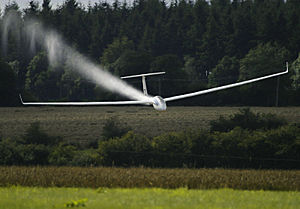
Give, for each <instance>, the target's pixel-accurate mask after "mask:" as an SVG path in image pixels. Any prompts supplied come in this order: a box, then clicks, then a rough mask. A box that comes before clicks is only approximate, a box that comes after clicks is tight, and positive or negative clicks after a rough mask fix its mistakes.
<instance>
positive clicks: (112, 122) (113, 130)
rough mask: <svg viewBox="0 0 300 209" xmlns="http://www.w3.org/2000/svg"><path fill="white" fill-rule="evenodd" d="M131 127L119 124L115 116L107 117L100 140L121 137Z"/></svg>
mask: <svg viewBox="0 0 300 209" xmlns="http://www.w3.org/2000/svg"><path fill="white" fill-rule="evenodd" d="M130 129H131V128H129V127H127V126H125V125H124V124H121V122H120V121H119V120H118V119H117V118H114V117H112V118H110V119H108V120H107V121H106V122H105V124H104V126H103V129H102V140H104V141H106V140H108V139H112V138H117V137H122V136H123V135H124V134H126V133H127V132H128V131H129V130H130Z"/></svg>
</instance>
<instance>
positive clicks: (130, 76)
mask: <svg viewBox="0 0 300 209" xmlns="http://www.w3.org/2000/svg"><path fill="white" fill-rule="evenodd" d="M165 73H166V72H155V73H145V74H139V75H129V76H123V77H121V78H122V79H126V78H138V77H146V76H151V75H161V74H165Z"/></svg>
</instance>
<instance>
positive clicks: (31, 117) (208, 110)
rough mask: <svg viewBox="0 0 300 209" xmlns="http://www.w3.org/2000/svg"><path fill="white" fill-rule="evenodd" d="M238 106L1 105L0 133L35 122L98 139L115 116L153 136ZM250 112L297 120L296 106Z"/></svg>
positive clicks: (204, 123) (201, 125)
mask: <svg viewBox="0 0 300 209" xmlns="http://www.w3.org/2000/svg"><path fill="white" fill-rule="evenodd" d="M240 108H241V107H168V109H167V111H164V112H159V111H155V110H154V109H153V108H152V107H146V106H137V107H134V106H128V107H127V106H126V107H12V108H9V107H3V108H0V116H1V117H0V136H1V135H2V136H3V137H11V138H16V137H20V136H21V135H22V134H24V133H25V130H26V129H27V128H28V126H29V125H30V124H31V123H33V122H36V121H39V122H40V124H41V127H42V128H43V129H44V130H45V131H46V132H47V133H48V134H51V135H59V136H61V137H63V139H65V140H67V141H76V142H79V141H80V142H83V143H84V142H86V141H89V140H99V138H100V137H101V135H102V127H103V125H104V123H105V122H106V120H107V119H109V118H111V117H116V118H118V119H119V120H120V121H121V123H124V124H125V125H127V126H130V127H132V129H133V130H134V131H135V132H136V133H141V134H145V135H148V136H157V135H160V134H162V133H166V132H171V131H183V130H187V129H192V130H198V129H208V128H209V122H210V121H211V120H214V119H217V118H218V117H219V116H220V115H223V116H229V115H232V114H234V113H236V112H238V111H239V109H240ZM251 110H253V111H254V112H262V113H275V114H276V115H278V116H281V117H284V118H286V119H287V120H288V122H291V123H295V122H300V107H279V108H275V107H251Z"/></svg>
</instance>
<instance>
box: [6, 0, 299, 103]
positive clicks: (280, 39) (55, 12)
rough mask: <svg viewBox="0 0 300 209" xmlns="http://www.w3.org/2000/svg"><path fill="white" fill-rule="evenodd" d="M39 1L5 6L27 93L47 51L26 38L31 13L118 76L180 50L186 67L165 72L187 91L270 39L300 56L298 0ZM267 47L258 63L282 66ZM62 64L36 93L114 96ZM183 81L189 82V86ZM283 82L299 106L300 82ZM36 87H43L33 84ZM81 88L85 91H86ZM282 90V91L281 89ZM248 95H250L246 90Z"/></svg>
mask: <svg viewBox="0 0 300 209" xmlns="http://www.w3.org/2000/svg"><path fill="white" fill-rule="evenodd" d="M40 6H41V7H40ZM40 6H39V5H38V3H37V1H30V2H29V3H28V6H27V7H26V8H25V9H24V10H23V14H22V12H21V11H20V9H19V7H18V5H17V3H15V2H11V3H9V4H7V5H6V7H5V8H4V10H3V11H2V16H1V17H0V21H1V22H2V27H1V29H0V32H1V50H2V55H3V56H2V58H3V59H4V60H5V61H7V62H10V63H11V62H15V61H17V62H18V63H19V64H18V82H17V83H18V88H20V89H21V91H24V88H25V87H26V89H28V82H25V81H26V79H28V77H26V73H27V69H29V68H32V66H31V65H32V60H33V57H34V56H39V53H40V51H41V50H43V47H42V46H38V45H37V46H36V47H35V48H36V51H35V52H33V54H32V53H29V47H30V46H31V45H30V44H29V41H30V40H28V38H27V37H25V36H23V34H25V33H24V30H23V29H24V26H25V25H26V21H27V20H28V19H31V17H35V18H36V19H38V20H41V21H42V22H43V25H44V26H45V28H46V29H48V28H50V29H55V30H57V31H58V32H59V33H61V34H62V36H63V38H64V39H65V40H66V42H67V43H68V44H69V45H71V46H72V47H73V48H75V49H76V50H78V51H79V52H81V53H84V54H85V55H87V56H88V57H89V58H91V59H92V60H94V61H95V62H99V58H100V61H101V64H103V65H105V66H106V67H107V68H108V69H109V70H111V71H112V72H114V73H116V74H122V75H128V74H132V73H144V72H147V71H149V69H150V70H153V69H151V63H152V58H155V59H156V57H158V58H157V59H161V58H162V57H164V56H166V57H168V55H169V54H173V55H176V56H177V58H178V60H180V61H179V62H180V64H179V62H178V60H177V61H176V62H175V63H177V64H178V69H179V68H180V69H181V70H175V71H174V70H170V72H168V74H169V75H171V74H172V73H173V72H174V73H173V75H172V76H171V78H168V77H166V78H167V79H173V81H174V79H177V80H178V78H180V79H181V81H176V82H181V83H177V84H176V86H177V87H178V88H179V87H182V89H181V91H184V90H191V91H192V90H198V89H199V88H200V87H201V88H202V87H205V85H206V84H207V82H208V77H207V75H208V72H212V71H213V69H214V68H216V66H217V65H218V64H219V63H220V62H221V60H222V59H223V57H225V56H228V57H236V59H239V60H243V59H248V60H249V56H250V55H249V54H251V52H253V51H258V50H257V48H255V47H257V46H266V48H270V47H269V44H270V43H272V44H271V45H272V47H273V48H274V47H275V48H278V49H279V48H280V49H284V50H283V51H282V54H284V53H285V52H286V51H288V53H289V54H290V56H288V57H286V58H285V60H288V59H290V60H295V59H297V56H298V54H299V44H300V39H299V37H300V34H299V31H300V29H299V27H300V24H299V23H300V4H299V2H298V1H294V0H286V1H284V0H256V1H253V0H243V1H240V0H232V1H230V0H211V1H206V0H196V1H194V2H193V1H187V0H179V1H172V2H170V3H167V2H165V1H162V0H136V1H134V2H133V3H132V5H130V6H129V5H128V4H127V3H126V2H123V3H120V2H119V1H117V0H116V1H115V2H113V3H111V4H109V3H107V2H97V3H93V4H89V5H88V6H87V7H85V6H83V5H82V4H81V3H80V2H79V1H77V0H65V1H63V2H62V4H61V5H60V6H58V7H57V8H52V2H51V0H43V2H42V3H41V5H40ZM276 43H277V44H276ZM272 47H271V48H272ZM260 48H263V47H260ZM141 52H142V53H141ZM248 52H249V53H248ZM265 52H266V54H265V55H264V52H263V54H262V56H256V57H255V56H254V58H253V60H252V61H254V60H257V62H256V63H268V62H265V60H269V62H270V63H268V64H265V66H262V64H259V65H261V66H260V67H259V68H261V69H267V68H268V67H270V69H271V68H273V69H277V70H278V69H279V68H278V67H280V68H281V66H278V62H280V63H281V61H282V60H281V58H280V59H274V57H272V56H269V55H270V54H272V53H273V52H267V50H266V51H265ZM257 53H258V52H257ZM276 53H277V52H276ZM145 54H147V55H146V56H145ZM277 54H280V52H278V53H277ZM280 56H281V57H282V56H283V55H280ZM166 57H165V58H164V59H166ZM262 57H264V58H262ZM272 58H273V59H272ZM263 59H265V60H263ZM154 61H155V62H157V60H154ZM252 61H251V62H249V65H248V67H247V68H244V67H242V68H241V73H240V79H241V80H242V79H247V78H249V77H252V76H253V77H256V76H258V75H260V74H259V73H258V72H257V71H256V70H253V69H254V68H257V64H256V63H255V62H252ZM262 61H263V62H262ZM128 62H129V63H128ZM143 62H144V65H142V63H143ZM155 62H154V63H155ZM243 62H244V61H243ZM271 62H273V63H271ZM275 62H276V63H275ZM60 66H61V67H59V68H61V69H62V71H61V72H60V73H58V74H56V73H53V71H50V69H49V68H48V67H42V68H41V69H42V70H41V71H40V72H39V73H37V74H38V75H39V76H37V77H39V79H38V80H39V81H40V82H39V87H43V88H40V89H45V87H47V91H48V92H47V93H46V92H44V93H41V92H39V93H37V92H33V94H35V95H36V97H41V95H42V94H43V95H44V96H42V97H43V98H44V99H47V98H50V97H51V98H52V99H68V98H78V99H79V98H81V97H82V96H80V97H79V96H78V97H76V96H75V94H79V93H80V92H81V93H80V94H88V95H89V96H87V97H93V96H94V95H95V94H97V96H98V95H100V97H101V98H103V99H104V97H106V96H107V98H106V99H108V98H109V97H110V95H109V94H107V93H103V92H100V91H99V88H94V86H92V85H89V84H88V83H86V82H85V81H84V80H83V79H78V77H77V76H75V77H76V78H75V80H76V82H75V83H76V84H75V83H72V82H67V81H66V77H68V72H66V75H64V78H62V75H63V74H65V72H64V70H65V69H64V63H60ZM170 67H172V66H170ZM257 69H258V68H257ZM69 70H70V71H72V69H69ZM225 71H227V70H225ZM225 71H224V72H225ZM229 71H230V70H229ZM171 72H172V73H171ZM182 72H186V73H187V75H188V76H187V78H188V80H186V81H183V79H186V77H184V76H182ZM270 72H271V71H270ZM177 73H179V74H178V75H175V74H177ZM262 74H264V73H262ZM166 76H167V75H166ZM224 76H229V75H224ZM49 79H50V80H51V79H53V80H54V79H56V80H57V84H55V85H54V81H49ZM149 80H150V79H149ZM199 80H201V81H199ZM27 81H28V80H27ZM173 81H172V82H170V83H167V82H164V85H166V89H173V86H172V85H173V84H174V82H173ZM45 82H46V83H47V82H48V83H47V84H45ZM60 82H62V83H63V85H67V86H68V88H70V91H71V92H72V94H69V93H68V94H67V93H66V91H69V90H68V89H64V88H62V87H61V86H60V87H58V86H59V85H60ZM183 82H185V83H188V84H187V85H183ZM25 83H26V84H27V85H25ZM282 84H284V87H285V89H286V90H285V91H286V92H281V93H284V95H285V96H286V97H287V98H286V99H285V101H287V103H293V104H296V103H297V102H296V103H294V102H295V101H296V100H295V99H293V97H295V91H294V90H293V88H291V86H290V85H289V84H288V82H287V81H284V82H282V80H280V86H282ZM270 85H273V84H271V83H270V82H266V86H270ZM36 87H37V85H36V86H35V87H34V88H36ZM31 88H33V87H31ZM73 88H74V89H73ZM81 88H83V89H84V90H82V91H81V90H80V89H81ZM164 88H165V87H164ZM268 88H270V87H268ZM268 88H263V89H268ZM36 89H37V88H36ZM244 89H250V88H249V87H247V88H244ZM178 90H179V89H178ZM34 91H35V90H34ZM50 91H51V92H50ZM280 91H283V89H282V88H280ZM99 92H100V93H99ZM176 92H180V90H179V91H177V90H176ZM174 93H175V92H174ZM242 93H243V95H246V92H245V91H243V92H242ZM248 93H249V94H253V95H252V96H250V97H249V98H251V100H253V101H254V103H256V104H259V103H260V102H256V100H261V99H262V98H260V97H256V96H255V95H256V93H257V91H249V92H247V94H248ZM262 93H266V92H262ZM269 93H270V92H269ZM272 94H274V93H272ZM100 97H99V98H100ZM211 97H213V96H211ZM245 97H246V96H245ZM208 100H209V99H207V101H208ZM249 100H250V99H249ZM266 100H269V101H267V102H265V103H264V105H268V104H271V103H272V102H271V100H273V99H271V98H268V99H266ZM199 101H200V100H199ZM224 102H225V103H226V104H227V102H226V101H225V100H223V99H219V100H218V104H225V103H224ZM236 102H237V101H234V104H237V103H236ZM240 102H241V103H239V104H254V103H251V102H250V103H249V102H246V100H243V99H242V100H241V101H240ZM198 104H199V103H198ZM207 104H208V103H207ZM261 104H263V103H261Z"/></svg>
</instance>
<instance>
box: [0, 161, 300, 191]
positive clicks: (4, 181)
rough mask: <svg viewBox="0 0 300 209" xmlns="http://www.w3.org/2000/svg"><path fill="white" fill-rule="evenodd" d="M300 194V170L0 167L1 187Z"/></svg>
mask: <svg viewBox="0 0 300 209" xmlns="http://www.w3.org/2000/svg"><path fill="white" fill-rule="evenodd" d="M11 185H21V186H29V187H90V188H98V187H107V188H151V187H155V188H167V189H174V188H182V187H184V188H188V189H218V188H232V189H243V190H283V191H287V190H289V191H299V190H300V171H299V170H290V171H287V170H230V169H151V168H105V167H91V168H82V167H18V166H12V167H0V186H3V187H6V186H11Z"/></svg>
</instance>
